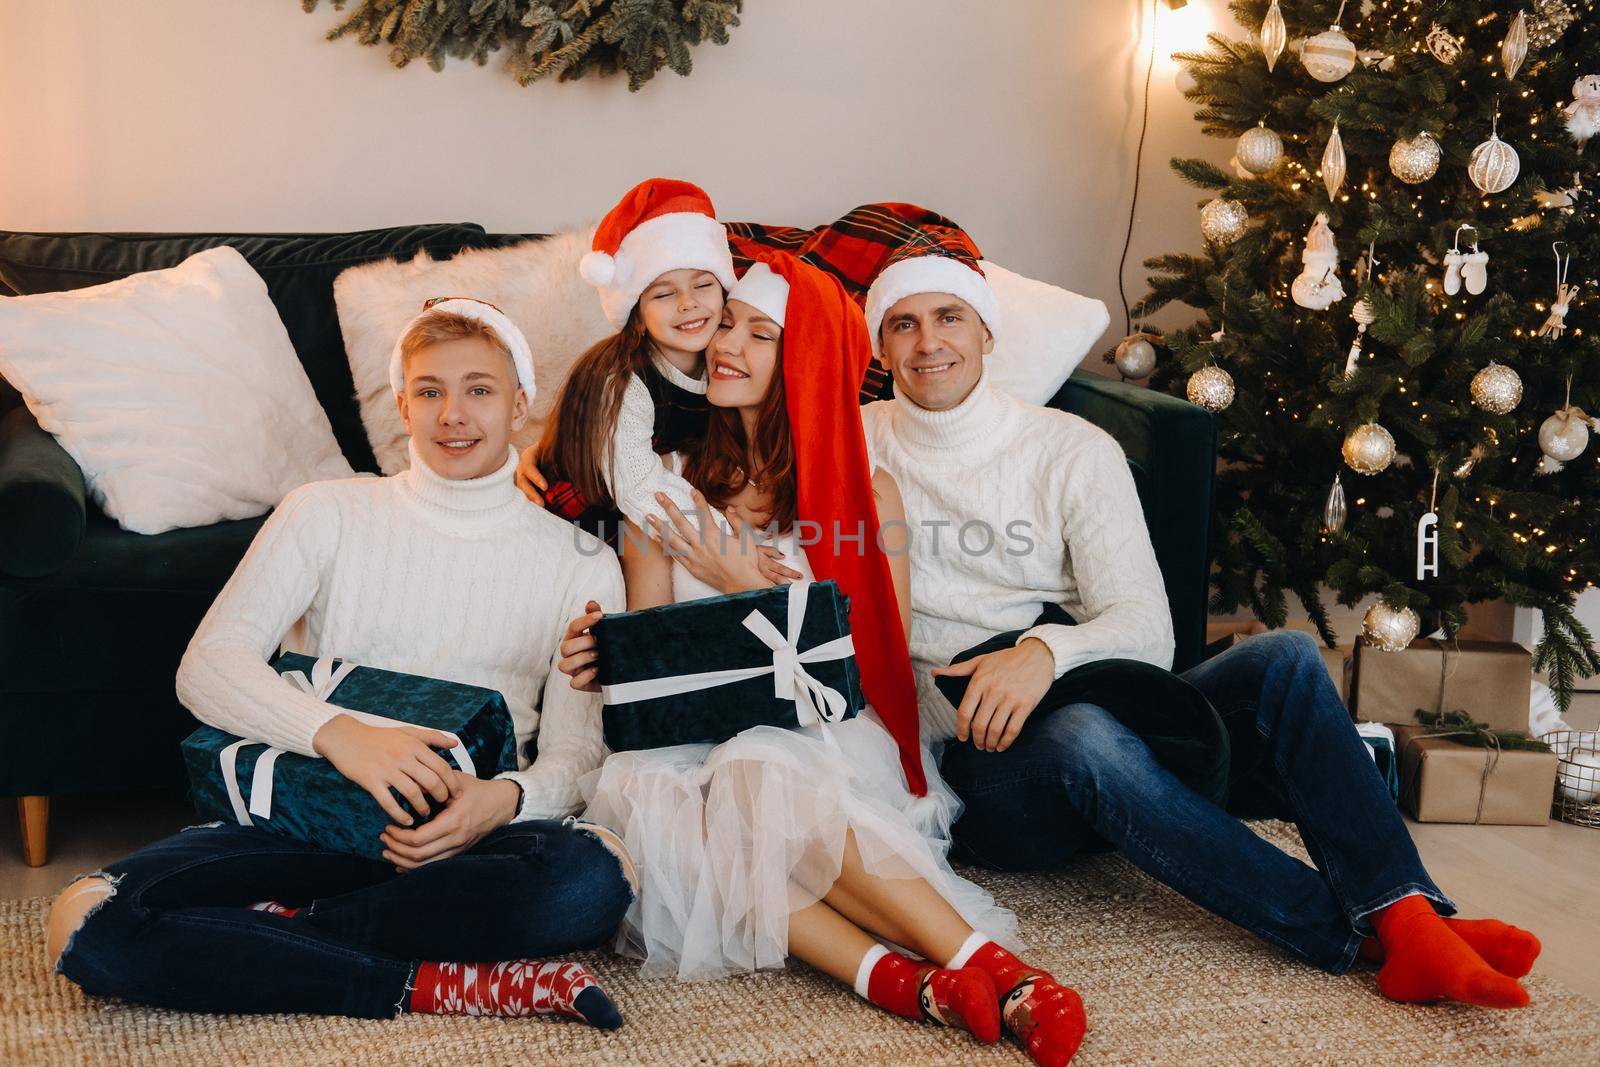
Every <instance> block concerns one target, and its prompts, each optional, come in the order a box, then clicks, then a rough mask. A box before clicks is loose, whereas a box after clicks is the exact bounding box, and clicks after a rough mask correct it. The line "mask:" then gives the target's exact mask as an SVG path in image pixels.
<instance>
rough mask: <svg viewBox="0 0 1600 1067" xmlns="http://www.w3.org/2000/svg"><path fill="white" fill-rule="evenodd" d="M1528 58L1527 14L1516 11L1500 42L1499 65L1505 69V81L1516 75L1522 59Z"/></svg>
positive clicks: (1520, 67)
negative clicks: (1503, 38) (1504, 37)
mask: <svg viewBox="0 0 1600 1067" xmlns="http://www.w3.org/2000/svg"><path fill="white" fill-rule="evenodd" d="M1527 58H1528V16H1527V15H1526V14H1524V13H1523V12H1521V11H1518V12H1517V13H1516V15H1514V16H1513V17H1512V19H1511V25H1510V26H1509V27H1508V28H1507V29H1506V39H1505V40H1504V41H1503V42H1501V44H1500V65H1501V66H1503V67H1504V68H1505V70H1506V81H1511V80H1512V79H1513V78H1515V77H1516V76H1517V71H1519V70H1521V69H1522V61H1523V60H1524V59H1527Z"/></svg>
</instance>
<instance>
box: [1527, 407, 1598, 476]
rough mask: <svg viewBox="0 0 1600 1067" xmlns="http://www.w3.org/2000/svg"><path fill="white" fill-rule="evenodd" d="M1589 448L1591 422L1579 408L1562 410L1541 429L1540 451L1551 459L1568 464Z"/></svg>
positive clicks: (1552, 416)
mask: <svg viewBox="0 0 1600 1067" xmlns="http://www.w3.org/2000/svg"><path fill="white" fill-rule="evenodd" d="M1588 447H1589V420H1588V419H1586V418H1584V417H1583V413H1582V412H1581V411H1579V410H1578V409H1577V408H1574V407H1570V406H1569V407H1565V408H1562V409H1561V410H1560V411H1558V412H1556V413H1555V414H1554V415H1551V416H1550V417H1549V418H1548V419H1545V420H1544V423H1543V424H1542V425H1540V427H1539V451H1541V452H1543V453H1544V454H1545V455H1547V456H1549V457H1550V458H1551V459H1554V460H1559V461H1560V462H1562V463H1568V462H1570V461H1572V460H1575V459H1577V458H1578V457H1579V456H1581V455H1583V450H1584V449H1585V448H1588ZM1557 469H1558V470H1559V469H1560V468H1557Z"/></svg>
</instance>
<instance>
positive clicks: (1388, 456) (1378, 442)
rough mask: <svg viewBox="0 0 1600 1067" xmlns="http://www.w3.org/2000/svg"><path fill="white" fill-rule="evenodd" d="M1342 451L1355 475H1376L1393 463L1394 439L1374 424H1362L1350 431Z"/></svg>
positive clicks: (1386, 431)
mask: <svg viewBox="0 0 1600 1067" xmlns="http://www.w3.org/2000/svg"><path fill="white" fill-rule="evenodd" d="M1342 451H1343V453H1344V461H1345V463H1346V464H1348V465H1349V467H1350V469H1351V470H1353V471H1355V472H1356V473H1357V474H1377V473H1379V472H1380V471H1382V470H1384V469H1385V468H1387V467H1388V466H1389V464H1391V463H1393V462H1394V452H1395V448H1394V437H1393V435H1391V434H1390V433H1389V431H1388V430H1385V429H1384V428H1383V427H1382V426H1379V425H1378V424H1377V423H1375V422H1368V423H1363V424H1362V425H1360V426H1357V427H1356V428H1355V429H1354V430H1351V431H1350V434H1349V436H1348V437H1346V438H1345V439H1344V448H1343V450H1342Z"/></svg>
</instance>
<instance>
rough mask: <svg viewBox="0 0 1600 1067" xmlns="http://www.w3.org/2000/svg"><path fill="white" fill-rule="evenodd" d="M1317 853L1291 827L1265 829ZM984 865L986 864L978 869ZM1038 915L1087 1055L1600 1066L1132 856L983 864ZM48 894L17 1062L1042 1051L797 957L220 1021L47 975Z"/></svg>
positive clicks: (1005, 892)
mask: <svg viewBox="0 0 1600 1067" xmlns="http://www.w3.org/2000/svg"><path fill="white" fill-rule="evenodd" d="M1257 829H1258V831H1259V832H1261V833H1263V834H1264V835H1266V836H1268V837H1270V838H1272V839H1274V840H1277V841H1279V842H1280V843H1282V844H1284V845H1285V846H1286V847H1288V848H1290V850H1291V851H1295V852H1297V853H1299V854H1300V855H1302V856H1303V855H1304V853H1303V852H1302V851H1301V850H1300V848H1299V841H1298V838H1297V837H1296V836H1295V834H1294V831H1293V829H1292V828H1290V827H1288V826H1285V825H1283V824H1271V823H1265V824H1257ZM968 873H971V872H968ZM977 877H978V879H979V880H980V881H982V882H983V883H984V884H985V885H987V886H988V887H989V888H990V889H991V890H992V891H993V892H994V894H995V896H996V897H998V898H999V899H1000V900H1001V901H1002V902H1004V903H1006V904H1008V905H1009V906H1010V907H1011V908H1013V909H1014V910H1015V911H1016V912H1017V915H1018V917H1019V918H1020V920H1021V924H1022V930H1023V933H1024V936H1026V938H1027V939H1028V942H1029V944H1030V945H1031V946H1032V947H1031V949H1030V951H1029V953H1028V958H1029V959H1030V960H1031V961H1035V962H1037V963H1038V965H1040V966H1043V967H1046V968H1048V969H1050V970H1051V971H1053V972H1054V973H1055V974H1056V975H1057V976H1059V977H1061V978H1063V979H1064V980H1066V981H1068V982H1070V983H1071V984H1073V985H1075V986H1076V987H1077V989H1078V990H1079V992H1080V993H1082V994H1083V999H1084V1002H1085V1004H1086V1005H1087V1007H1088V1011H1089V1020H1090V1031H1089V1036H1088V1038H1087V1039H1086V1040H1085V1042H1084V1045H1083V1048H1082V1050H1081V1051H1080V1052H1079V1054H1078V1058H1077V1060H1076V1061H1074V1062H1076V1063H1082V1064H1098V1063H1138V1064H1152V1063H1161V1064H1168V1063H1182V1064H1237V1063H1273V1064H1279V1063H1337V1064H1368V1063H1370V1064H1385V1065H1388V1064H1395V1063H1401V1064H1406V1065H1407V1067H1414V1065H1418V1064H1431V1063H1461V1062H1477V1063H1495V1064H1506V1063H1523V1062H1532V1061H1535V1060H1537V1061H1538V1062H1539V1063H1541V1064H1566V1063H1571V1064H1585V1065H1588V1064H1593V1063H1596V1062H1600V1006H1597V1005H1595V1004H1594V1003H1592V1002H1590V1001H1589V1000H1587V999H1585V998H1584V997H1581V996H1579V995H1578V994H1576V993H1574V992H1572V991H1571V990H1568V989H1566V988H1565V987H1563V986H1560V985H1558V984H1557V983H1555V982H1553V981H1547V980H1545V979H1542V978H1540V977H1539V976H1538V972H1537V969H1536V970H1535V972H1534V975H1533V976H1532V977H1531V978H1529V979H1528V989H1529V992H1530V993H1531V994H1532V996H1533V1003H1532V1005H1531V1006H1530V1007H1528V1008H1526V1009H1523V1010H1521V1011H1507V1012H1491V1011H1485V1010H1480V1009H1475V1008H1464V1007H1452V1006H1438V1007H1419V1006H1405V1005H1399V1004H1391V1003H1389V1002H1388V1001H1386V1000H1384V999H1383V998H1382V997H1380V996H1379V995H1378V993H1377V989H1376V986H1375V983H1374V980H1373V975H1374V974H1375V972H1374V971H1373V970H1371V969H1370V968H1362V969H1359V970H1357V971H1356V972H1354V973H1352V974H1350V975H1348V976H1344V977H1333V976H1331V975H1326V974H1323V973H1321V972H1319V971H1317V970H1314V969H1312V968H1310V967H1307V966H1304V965H1302V964H1300V963H1298V962H1296V961H1295V960H1293V959H1292V958H1290V957H1288V956H1287V955H1285V954H1284V953H1282V952H1280V951H1278V950H1276V949H1274V948H1272V947H1270V946H1268V945H1266V944H1264V943H1263V942H1261V941H1258V940H1256V939H1255V938H1253V937H1250V936H1249V935H1247V934H1244V933H1242V932H1240V931H1238V930H1236V929H1235V928H1233V927H1232V926H1229V925H1228V924H1226V923H1224V922H1222V921H1220V920H1217V919H1214V918H1212V917H1211V916H1209V915H1207V914H1206V913H1205V912H1203V911H1201V910H1200V909H1198V908H1196V907H1194V906H1192V905H1190V904H1189V903H1188V902H1187V901H1185V900H1183V899H1182V898H1181V897H1179V896H1177V895H1176V894H1174V893H1172V892H1170V891H1168V890H1167V889H1165V888H1163V887H1162V886H1160V885H1158V884H1157V883H1155V882H1154V881H1152V880H1150V879H1149V878H1146V877H1145V876H1144V875H1143V874H1142V873H1140V872H1139V871H1137V870H1136V869H1134V868H1133V867H1132V866H1130V865H1129V864H1128V863H1126V862H1124V861H1123V860H1121V859H1119V858H1117V857H1115V856H1095V857H1089V858H1085V859H1082V860H1080V861H1078V862H1075V863H1073V864H1071V865H1070V866H1068V867H1067V868H1066V869H1064V870H1062V871H1059V872H1051V873H1048V874H1030V875H989V874H980V875H978V876H977ZM49 903H50V902H49V900H48V899H47V898H42V897H41V898H36V899H33V900H20V901H19V900H11V901H3V902H0V1062H3V1063H6V1064H78V1063H128V1064H163V1065H165V1064H174V1063H185V1064H187V1063H204V1064H212V1063H217V1064H220V1063H226V1064H296V1065H300V1064H363V1065H365V1064H406V1065H415V1064H423V1063H439V1062H453V1063H465V1064H513V1063H515V1064H544V1063H551V1064H826V1065H836V1064H845V1065H849V1067H875V1065H878V1064H901V1063H904V1064H919V1065H920V1064H997V1065H998V1064H1012V1065H1022V1064H1026V1063H1027V1062H1028V1061H1027V1058H1026V1056H1025V1055H1024V1054H1023V1053H1022V1052H1021V1051H1020V1050H1018V1049H1017V1048H1016V1047H1015V1046H1012V1045H1009V1044H1006V1043H1004V1042H1002V1044H1000V1045H997V1046H993V1047H989V1048H985V1047H982V1046H980V1045H978V1044H977V1043H976V1042H975V1041H973V1040H972V1039H971V1038H970V1037H968V1036H967V1035H965V1034H962V1033H958V1032H956V1031H951V1030H941V1029H937V1028H934V1027H931V1026H926V1025H922V1024H918V1023H911V1022H906V1021H903V1020H901V1019H898V1018H895V1017H893V1016H890V1015H887V1014H885V1013H884V1012H881V1011H878V1010H877V1009H875V1008H872V1007H870V1006H868V1005H866V1004H865V1003H863V1002H862V1001H860V1000H858V999H857V998H856V997H855V996H854V995H853V994H852V993H851V992H850V991H849V990H846V989H844V988H843V987H842V986H840V985H838V984H836V983H834V982H831V981H829V980H828V979H826V978H823V977H822V976H820V975H817V974H815V973H811V972H808V971H805V970H804V969H801V968H798V967H797V968H796V969H795V970H792V971H790V972H787V973H772V974H760V975H755V976H751V977H747V978H739V979H731V980H727V981H722V982H711V983H700V984H694V985H683V984H679V983H675V982H670V981H649V982H647V981H643V980H641V979H640V978H639V977H638V976H637V971H636V968H635V967H634V966H633V965H631V964H629V963H628V962H626V961H624V960H620V959H617V958H615V957H612V956H609V955H603V954H595V955H592V956H590V957H586V960H587V962H589V963H590V964H591V965H592V966H593V967H594V968H595V970H596V971H597V972H598V974H599V975H600V978H601V981H602V982H604V983H605V985H606V986H607V988H608V989H609V990H610V992H611V994H612V996H613V997H614V998H615V999H616V1001H617V1003H618V1005H619V1006H620V1007H621V1009H622V1011H623V1013H624V1015H625V1016H626V1017H627V1024H626V1025H625V1026H624V1027H623V1028H622V1029H621V1030H620V1031H617V1032H615V1033H610V1034H602V1033H599V1032H596V1031H594V1030H590V1029H588V1028H587V1027H584V1026H581V1025H577V1024H573V1023H564V1022H555V1021H549V1020H539V1019H532V1020H498V1019H462V1018H451V1019H445V1018H436V1017H418V1016H406V1017H403V1018H400V1019H395V1020H391V1021H382V1022H372V1021H358V1020H350V1019H333V1018H322V1017H317V1016H282V1015H279V1016H240V1015H234V1016H206V1015H187V1014H180V1013H176V1012H168V1011H159V1010H154V1009H150V1008H143V1007H138V1006H134V1005H129V1004H124V1003H120V1002H115V1001H107V1000H101V999H98V998H92V997H85V996H84V995H83V994H82V993H80V992H79V991H78V989H77V987H76V986H74V985H72V984H71V983H70V982H67V981H66V980H65V979H62V978H58V977H56V976H54V975H52V974H50V973H49V972H48V971H47V969H46V967H45V960H44V938H43V933H42V925H43V920H44V915H45V912H46V911H47V909H48V907H49Z"/></svg>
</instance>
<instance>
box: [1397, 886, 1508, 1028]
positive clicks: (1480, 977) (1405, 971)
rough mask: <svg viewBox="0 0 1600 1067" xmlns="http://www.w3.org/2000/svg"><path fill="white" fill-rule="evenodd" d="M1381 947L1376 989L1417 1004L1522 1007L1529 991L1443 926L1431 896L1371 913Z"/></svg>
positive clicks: (1416, 897)
mask: <svg viewBox="0 0 1600 1067" xmlns="http://www.w3.org/2000/svg"><path fill="white" fill-rule="evenodd" d="M1372 922H1373V926H1374V927H1375V928H1376V929H1377V931H1378V941H1379V943H1380V944H1381V945H1382V947H1383V955H1384V964H1383V969H1382V970H1380V971H1379V972H1378V992H1380V993H1382V994H1383V995H1384V996H1386V997H1388V998H1389V999H1390V1000H1398V1001H1401V1002H1403V1003H1409V1004H1416V1003H1426V1002H1429V1001H1435V1000H1456V1001H1460V1002H1462V1003H1464V1004H1476V1005H1478V1006H1480V1007H1484V1008H1520V1007H1523V1006H1524V1005H1526V1004H1527V1003H1528V991H1527V990H1525V989H1523V988H1522V986H1521V985H1520V984H1518V982H1517V981H1516V979H1514V978H1508V977H1506V976H1505V975H1503V974H1501V973H1500V972H1499V971H1497V970H1495V969H1494V968H1493V967H1491V966H1489V964H1488V963H1486V962H1485V961H1484V959H1483V957H1482V956H1479V955H1478V954H1477V953H1476V952H1474V951H1473V950H1472V946H1470V945H1468V944H1467V943H1466V941H1464V940H1462V938H1461V936H1460V935H1459V934H1457V933H1456V932H1455V931H1454V930H1452V929H1451V928H1450V927H1449V926H1446V925H1445V922H1444V920H1443V919H1441V918H1440V917H1439V916H1438V914H1436V913H1435V912H1434V910H1433V905H1432V904H1430V903H1428V901H1427V899H1426V898H1424V897H1422V896H1420V895H1417V894H1413V895H1411V896H1409V897H1402V898H1400V899H1399V900H1397V901H1395V902H1394V903H1393V904H1391V905H1389V906H1388V907H1387V908H1384V909H1383V910H1382V911H1377V912H1374V913H1373V915H1372Z"/></svg>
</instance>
